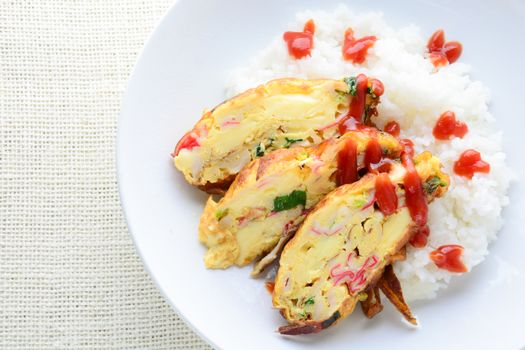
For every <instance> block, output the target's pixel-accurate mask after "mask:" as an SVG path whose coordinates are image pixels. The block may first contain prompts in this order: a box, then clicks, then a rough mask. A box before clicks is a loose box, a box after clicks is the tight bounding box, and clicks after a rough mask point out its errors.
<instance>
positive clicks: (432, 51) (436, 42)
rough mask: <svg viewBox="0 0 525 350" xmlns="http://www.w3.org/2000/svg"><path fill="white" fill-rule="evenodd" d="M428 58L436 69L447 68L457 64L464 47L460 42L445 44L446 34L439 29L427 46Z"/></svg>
mask: <svg viewBox="0 0 525 350" xmlns="http://www.w3.org/2000/svg"><path fill="white" fill-rule="evenodd" d="M427 49H428V52H429V54H428V58H429V59H430V62H432V64H433V65H434V67H436V68H437V67H441V66H446V65H447V64H452V63H454V62H456V61H457V60H458V58H459V56H461V52H462V51H463V47H462V45H461V43H460V42H458V41H449V42H445V32H444V31H443V30H442V29H439V30H437V31H435V32H434V34H432V36H431V37H430V39H429V40H428V44H427Z"/></svg>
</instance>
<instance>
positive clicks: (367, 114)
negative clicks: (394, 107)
mask: <svg viewBox="0 0 525 350" xmlns="http://www.w3.org/2000/svg"><path fill="white" fill-rule="evenodd" d="M369 121H370V105H365V115H364V116H363V124H365V125H368V122H369Z"/></svg>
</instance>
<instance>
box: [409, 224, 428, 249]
mask: <svg viewBox="0 0 525 350" xmlns="http://www.w3.org/2000/svg"><path fill="white" fill-rule="evenodd" d="M429 235H430V228H429V227H428V225H425V226H417V227H415V228H414V232H413V233H412V238H410V244H411V245H412V246H413V247H415V248H423V247H424V246H426V245H427V241H428V236H429Z"/></svg>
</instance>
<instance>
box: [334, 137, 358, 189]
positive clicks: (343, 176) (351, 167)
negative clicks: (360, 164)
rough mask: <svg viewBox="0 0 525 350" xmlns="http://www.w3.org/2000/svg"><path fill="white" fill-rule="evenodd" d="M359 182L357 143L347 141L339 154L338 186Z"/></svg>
mask: <svg viewBox="0 0 525 350" xmlns="http://www.w3.org/2000/svg"><path fill="white" fill-rule="evenodd" d="M355 181H357V143H356V142H355V141H354V140H352V139H347V140H346V141H345V144H344V145H343V147H342V149H341V150H340V151H339V153H338V154H337V174H336V183H337V186H341V185H345V184H349V183H352V182H355Z"/></svg>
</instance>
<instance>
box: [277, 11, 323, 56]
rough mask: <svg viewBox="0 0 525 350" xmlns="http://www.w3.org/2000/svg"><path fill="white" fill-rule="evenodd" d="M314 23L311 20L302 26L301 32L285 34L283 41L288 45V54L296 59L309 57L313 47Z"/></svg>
mask: <svg viewBox="0 0 525 350" xmlns="http://www.w3.org/2000/svg"><path fill="white" fill-rule="evenodd" d="M314 33H315V23H314V21H313V20H312V19H310V20H308V22H306V24H305V25H304V29H303V31H302V32H285V33H284V34H283V39H284V41H285V42H286V45H288V53H289V54H290V55H291V56H293V57H295V58H296V59H301V58H303V57H306V56H310V53H311V52H312V48H313V47H314Z"/></svg>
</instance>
